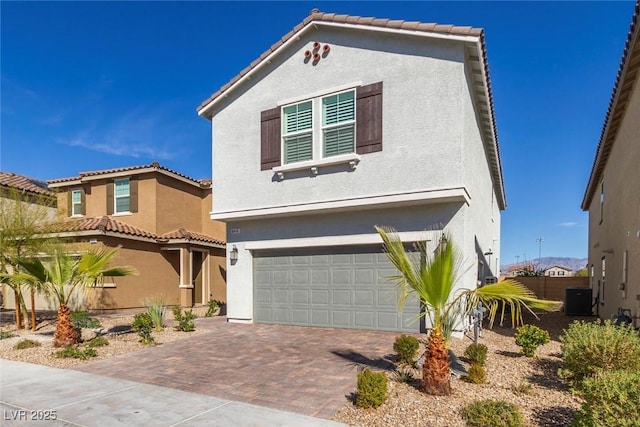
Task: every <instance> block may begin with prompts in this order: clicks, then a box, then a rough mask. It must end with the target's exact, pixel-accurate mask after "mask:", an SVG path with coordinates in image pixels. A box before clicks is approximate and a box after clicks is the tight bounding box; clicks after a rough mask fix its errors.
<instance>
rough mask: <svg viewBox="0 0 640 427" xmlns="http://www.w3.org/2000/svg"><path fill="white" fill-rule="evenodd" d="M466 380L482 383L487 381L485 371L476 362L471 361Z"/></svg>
mask: <svg viewBox="0 0 640 427" xmlns="http://www.w3.org/2000/svg"><path fill="white" fill-rule="evenodd" d="M467 381H469V382H470V383H473V384H484V383H486V382H487V371H486V370H485V369H484V366H482V365H481V364H480V363H478V362H473V363H472V364H471V366H470V367H469V373H468V374H467Z"/></svg>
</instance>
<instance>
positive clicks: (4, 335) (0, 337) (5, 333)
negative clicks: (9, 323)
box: [0, 331, 16, 340]
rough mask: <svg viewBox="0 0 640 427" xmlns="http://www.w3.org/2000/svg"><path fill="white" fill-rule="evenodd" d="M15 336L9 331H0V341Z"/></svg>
mask: <svg viewBox="0 0 640 427" xmlns="http://www.w3.org/2000/svg"><path fill="white" fill-rule="evenodd" d="M15 336H16V334H14V333H13V332H9V331H0V340H5V339H7V338H11V337H15Z"/></svg>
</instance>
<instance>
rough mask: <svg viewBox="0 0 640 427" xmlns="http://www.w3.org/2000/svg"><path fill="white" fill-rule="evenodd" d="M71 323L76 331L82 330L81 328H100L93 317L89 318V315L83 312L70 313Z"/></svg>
mask: <svg viewBox="0 0 640 427" xmlns="http://www.w3.org/2000/svg"><path fill="white" fill-rule="evenodd" d="M71 321H72V322H73V326H74V327H75V328H76V329H82V328H90V329H95V328H99V327H100V326H102V325H100V321H99V320H98V319H96V318H95V317H91V316H89V313H87V312H86V311H84V310H80V311H72V312H71Z"/></svg>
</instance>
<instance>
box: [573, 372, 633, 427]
mask: <svg viewBox="0 0 640 427" xmlns="http://www.w3.org/2000/svg"><path fill="white" fill-rule="evenodd" d="M582 395H583V397H584V402H583V404H582V408H581V409H580V411H579V412H578V414H577V416H576V419H575V420H574V422H573V424H572V425H573V426H575V427H590V426H616V427H632V426H633V427H637V426H640V419H639V418H638V408H640V406H639V405H640V371H601V372H599V373H598V374H596V375H595V376H593V377H589V378H585V380H584V382H583V383H582Z"/></svg>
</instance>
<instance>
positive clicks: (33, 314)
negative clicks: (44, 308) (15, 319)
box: [31, 288, 36, 332]
mask: <svg viewBox="0 0 640 427" xmlns="http://www.w3.org/2000/svg"><path fill="white" fill-rule="evenodd" d="M31 330H32V331H33V332H35V331H36V290H35V289H33V288H31Z"/></svg>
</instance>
